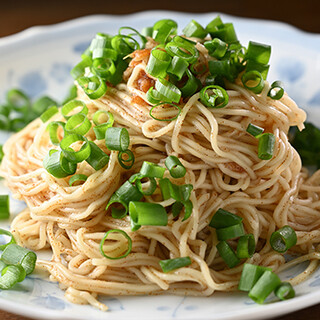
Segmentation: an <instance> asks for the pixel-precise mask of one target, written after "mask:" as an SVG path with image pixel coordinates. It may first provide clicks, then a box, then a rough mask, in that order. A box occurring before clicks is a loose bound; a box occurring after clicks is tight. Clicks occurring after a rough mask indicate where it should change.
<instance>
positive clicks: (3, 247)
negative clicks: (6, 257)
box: [0, 198, 16, 251]
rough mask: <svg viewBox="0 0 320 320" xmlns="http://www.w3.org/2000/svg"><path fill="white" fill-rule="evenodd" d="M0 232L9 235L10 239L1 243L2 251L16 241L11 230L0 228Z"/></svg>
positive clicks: (0, 248)
mask: <svg viewBox="0 0 320 320" xmlns="http://www.w3.org/2000/svg"><path fill="white" fill-rule="evenodd" d="M0 199H1V198H0ZM0 212H1V211H0ZM0 234H2V235H5V236H8V237H10V240H9V241H8V242H7V243H6V244H1V245H0V250H2V251H3V250H4V249H5V248H6V247H7V246H8V245H9V244H11V243H16V241H15V239H14V237H13V235H12V233H11V232H9V231H7V230H4V229H1V228H0Z"/></svg>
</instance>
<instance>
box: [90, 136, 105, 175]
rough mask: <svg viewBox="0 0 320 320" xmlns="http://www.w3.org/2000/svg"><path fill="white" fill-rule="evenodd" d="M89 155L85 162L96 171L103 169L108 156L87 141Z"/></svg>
mask: <svg viewBox="0 0 320 320" xmlns="http://www.w3.org/2000/svg"><path fill="white" fill-rule="evenodd" d="M89 144H90V148H91V153H90V156H89V157H88V158H87V159H86V162H87V163H89V164H90V166H91V167H92V168H93V169H95V170H96V171H98V170H100V169H102V168H104V167H105V166H106V164H107V163H108V162H109V156H108V155H107V154H106V153H104V152H103V151H102V150H101V149H100V148H99V147H98V146H97V145H96V144H95V143H94V142H92V141H89Z"/></svg>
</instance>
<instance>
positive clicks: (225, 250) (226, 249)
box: [217, 241, 240, 268]
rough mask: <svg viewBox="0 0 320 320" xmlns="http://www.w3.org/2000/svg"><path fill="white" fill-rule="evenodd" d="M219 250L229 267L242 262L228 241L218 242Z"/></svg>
mask: <svg viewBox="0 0 320 320" xmlns="http://www.w3.org/2000/svg"><path fill="white" fill-rule="evenodd" d="M217 250H218V252H219V254H220V256H221V258H222V259H223V261H224V262H225V263H226V264H227V266H228V267H229V268H234V267H235V266H237V265H238V264H239V263H240V259H239V258H238V257H237V255H236V254H235V252H234V250H233V249H232V248H231V247H230V245H229V244H228V243H227V242H226V241H220V242H219V243H218V244H217Z"/></svg>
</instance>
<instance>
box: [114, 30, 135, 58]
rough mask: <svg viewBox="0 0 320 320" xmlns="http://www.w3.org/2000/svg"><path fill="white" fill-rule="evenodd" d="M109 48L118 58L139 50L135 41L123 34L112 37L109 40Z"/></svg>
mask: <svg viewBox="0 0 320 320" xmlns="http://www.w3.org/2000/svg"><path fill="white" fill-rule="evenodd" d="M111 46H112V48H113V49H115V50H116V51H117V52H118V54H119V56H120V57H125V56H127V55H128V54H130V53H131V52H133V51H135V50H140V44H139V42H138V41H137V40H136V39H134V38H132V37H130V36H126V35H123V34H119V35H117V36H114V37H113V38H112V39H111Z"/></svg>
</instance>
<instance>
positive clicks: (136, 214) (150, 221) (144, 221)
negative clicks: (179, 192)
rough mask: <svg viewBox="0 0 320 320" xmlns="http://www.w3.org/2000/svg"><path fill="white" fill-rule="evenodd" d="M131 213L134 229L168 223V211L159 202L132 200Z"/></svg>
mask: <svg viewBox="0 0 320 320" xmlns="http://www.w3.org/2000/svg"><path fill="white" fill-rule="evenodd" d="M129 215H130V218H131V221H132V222H133V225H134V227H133V228H132V229H133V231H134V230H137V229H138V228H139V227H140V226H166V225H167V224H168V215H167V212H166V210H165V208H164V207H163V206H162V205H160V204H158V203H150V202H137V201H131V202H130V203H129Z"/></svg>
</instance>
